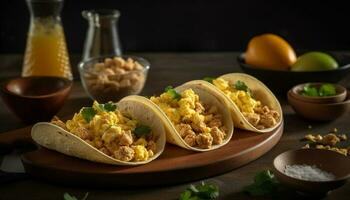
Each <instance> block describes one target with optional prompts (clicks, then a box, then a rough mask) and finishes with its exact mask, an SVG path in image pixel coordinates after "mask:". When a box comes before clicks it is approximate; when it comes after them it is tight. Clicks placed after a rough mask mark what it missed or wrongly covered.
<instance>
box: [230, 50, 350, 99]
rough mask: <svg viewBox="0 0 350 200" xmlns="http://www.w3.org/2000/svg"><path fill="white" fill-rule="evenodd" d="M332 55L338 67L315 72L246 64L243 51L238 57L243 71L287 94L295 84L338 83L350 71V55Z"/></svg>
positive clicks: (275, 90)
mask: <svg viewBox="0 0 350 200" xmlns="http://www.w3.org/2000/svg"><path fill="white" fill-rule="evenodd" d="M330 55H332V56H333V57H334V58H335V59H336V60H337V62H338V63H339V66H340V67H339V68H338V69H335V70H327V71H314V72H294V71H287V70H286V71H283V70H280V71H279V70H268V69H259V68H254V67H252V66H250V65H248V64H246V63H245V61H244V54H243V53H242V54H241V55H239V56H238V57H237V61H238V64H239V66H240V67H241V69H242V70H243V72H245V73H247V74H250V75H252V76H254V77H256V78H257V79H259V80H260V81H262V82H263V83H265V84H266V85H267V86H268V87H269V88H270V89H271V90H272V91H273V92H274V93H277V94H285V93H286V92H287V91H288V90H289V89H290V88H292V87H293V86H295V85H298V84H301V83H305V82H327V83H338V82H339V81H341V80H342V79H343V78H344V77H345V76H346V75H347V74H348V73H349V72H350V64H349V63H350V55H349V54H345V53H330Z"/></svg>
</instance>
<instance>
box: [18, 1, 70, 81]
mask: <svg viewBox="0 0 350 200" xmlns="http://www.w3.org/2000/svg"><path fill="white" fill-rule="evenodd" d="M27 5H28V7H29V10H30V26H29V32H28V36H27V47H26V51H25V56H24V62H23V71H22V76H57V77H65V78H68V79H72V78H73V77H72V71H71V67H70V63H69V57H68V51H67V45H66V40H65V36H64V31H63V27H62V24H61V18H60V12H61V10H62V6H63V0H27Z"/></svg>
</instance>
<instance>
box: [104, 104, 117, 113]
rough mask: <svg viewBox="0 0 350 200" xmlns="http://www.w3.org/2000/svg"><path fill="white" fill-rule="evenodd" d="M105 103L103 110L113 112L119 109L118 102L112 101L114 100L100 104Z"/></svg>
mask: <svg viewBox="0 0 350 200" xmlns="http://www.w3.org/2000/svg"><path fill="white" fill-rule="evenodd" d="M100 105H103V110H105V111H107V112H113V111H115V110H116V109H117V104H115V103H112V102H108V103H105V104H100Z"/></svg>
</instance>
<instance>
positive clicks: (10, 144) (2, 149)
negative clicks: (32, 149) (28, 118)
mask: <svg viewBox="0 0 350 200" xmlns="http://www.w3.org/2000/svg"><path fill="white" fill-rule="evenodd" d="M31 128H32V127H31V126H27V127H24V128H21V129H16V130H12V131H9V132H5V133H0V153H1V154H4V153H7V152H9V151H11V150H13V149H15V148H17V147H23V146H27V145H29V144H34V141H33V140H32V138H31V136H30V131H31Z"/></svg>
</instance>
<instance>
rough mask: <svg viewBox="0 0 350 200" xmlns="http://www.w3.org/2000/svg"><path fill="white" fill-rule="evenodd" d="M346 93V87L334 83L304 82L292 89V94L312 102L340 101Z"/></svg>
mask: <svg viewBox="0 0 350 200" xmlns="http://www.w3.org/2000/svg"><path fill="white" fill-rule="evenodd" d="M346 94H347V91H346V88H344V87H343V86H341V85H339V84H333V83H303V84H299V85H297V86H295V87H293V88H292V89H291V95H292V96H294V97H295V98H297V99H299V100H301V101H305V102H310V103H339V102H343V101H344V100H345V99H346Z"/></svg>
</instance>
